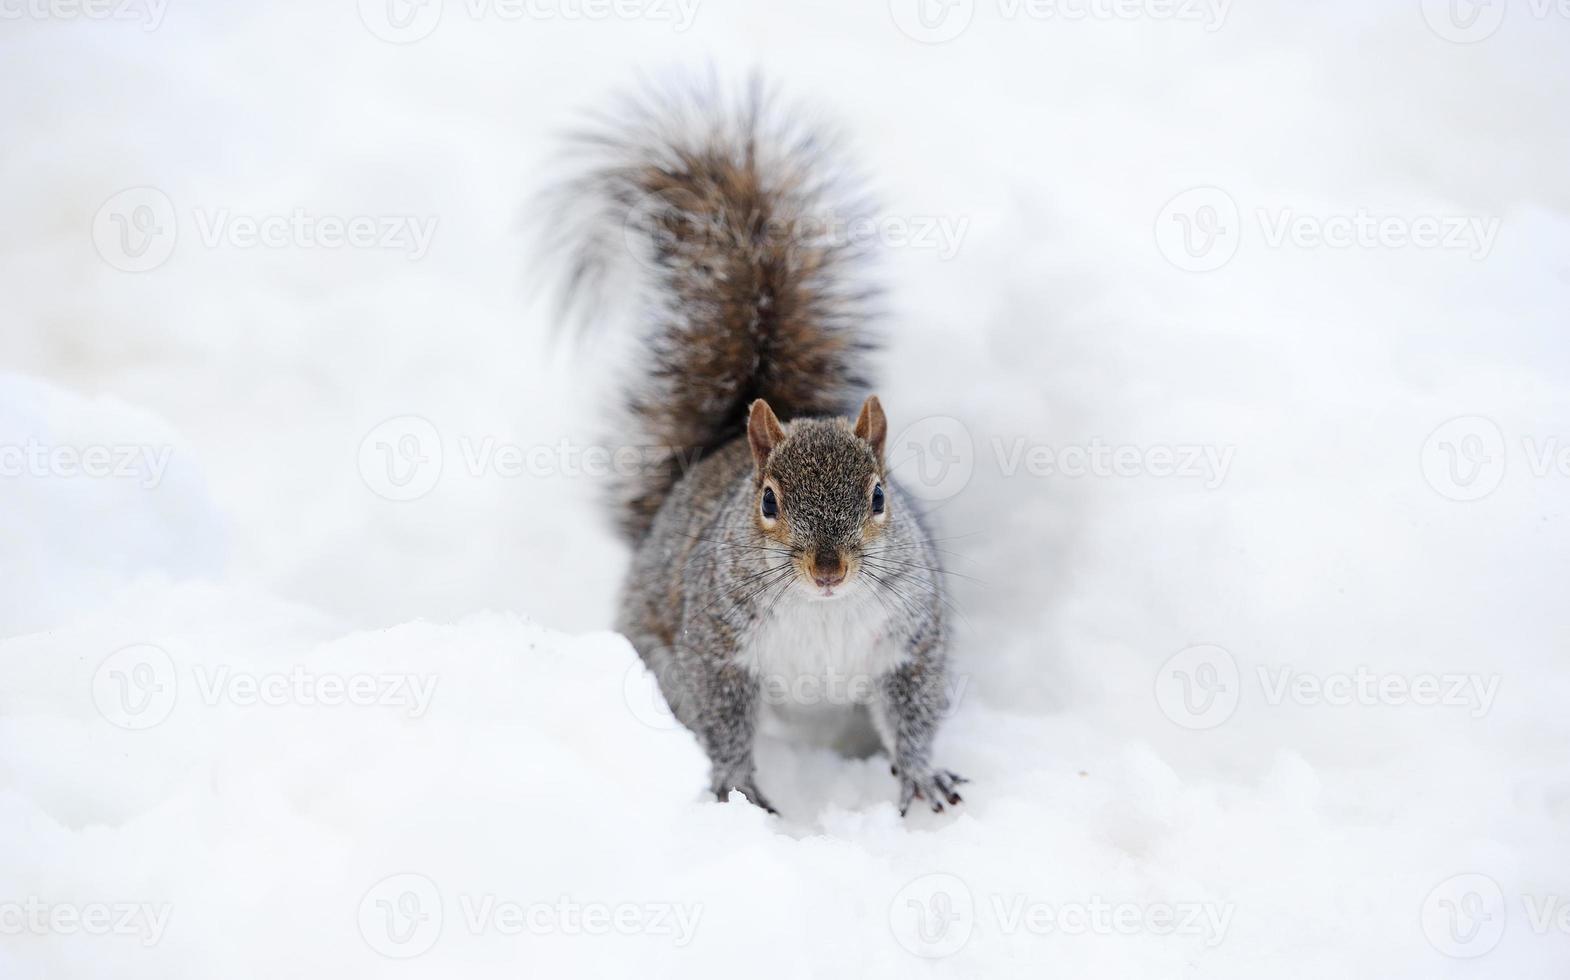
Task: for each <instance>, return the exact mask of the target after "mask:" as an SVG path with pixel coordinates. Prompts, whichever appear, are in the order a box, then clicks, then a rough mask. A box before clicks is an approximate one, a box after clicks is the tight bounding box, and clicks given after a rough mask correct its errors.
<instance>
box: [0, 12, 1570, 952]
mask: <svg viewBox="0 0 1570 980" xmlns="http://www.w3.org/2000/svg"><path fill="white" fill-rule="evenodd" d="M84 10H85V11H86V12H84ZM99 10H100V8H99V7H97V6H88V7H85V8H84V7H83V6H79V5H74V4H67V3H65V2H64V0H27V2H25V3H24V2H20V0H19V2H15V3H9V2H7V3H0V12H4V17H5V19H4V20H0V82H3V83H4V86H5V89H6V91H8V92H9V93H10V97H9V98H6V99H5V100H3V102H0V127H3V129H0V133H3V145H4V151H3V153H0V187H3V188H4V191H3V192H0V287H3V295H4V297H5V302H4V309H3V312H0V365H3V367H4V372H3V373H0V454H3V455H0V467H3V474H0V575H3V591H0V635H3V636H5V637H6V639H4V640H3V641H0V841H3V842H4V843H3V845H0V847H3V859H0V977H4V978H6V980H11V978H17V980H32V978H58V977H71V978H77V977H83V978H98V977H117V978H155V977H156V978H177V977H178V978H217V977H223V978H242V977H268V978H274V977H282V976H290V977H347V976H353V977H384V976H385V977H417V976H419V977H423V976H430V977H442V978H448V977H492V976H497V977H500V976H511V977H516V976H520V975H522V976H553V975H559V974H564V975H572V976H601V975H618V974H627V973H631V972H634V971H636V972H637V973H639V974H647V975H656V976H665V975H679V976H683V977H692V976H709V975H721V974H728V975H736V976H791V977H797V976H807V975H834V976H855V975H866V976H887V975H895V974H900V975H912V974H921V973H928V972H931V973H936V974H940V975H953V976H999V975H1002V976H1007V975H1031V976H1041V975H1048V976H1061V977H1179V976H1183V977H1187V976H1194V977H1247V978H1258V977H1288V976H1303V977H1316V978H1318V977H1325V976H1349V977H1379V978H1390V977H1413V978H1448V977H1478V978H1482V977H1510V978H1512V980H1524V978H1535V977H1563V976H1565V975H1566V971H1567V970H1570V760H1567V753H1566V750H1567V739H1570V714H1567V712H1566V707H1565V706H1566V704H1567V703H1570V627H1567V622H1566V615H1565V611H1566V605H1565V598H1564V596H1565V582H1566V574H1567V572H1570V567H1567V565H1570V549H1567V547H1566V546H1567V543H1570V534H1567V529H1566V521H1567V520H1570V457H1567V456H1566V455H1565V453H1566V450H1567V448H1570V388H1567V386H1566V384H1565V377H1566V375H1565V370H1566V365H1567V355H1570V341H1567V336H1570V333H1567V330H1566V327H1567V326H1570V324H1567V322H1566V316H1565V311H1566V310H1567V309H1570V264H1567V263H1570V258H1567V256H1570V181H1567V179H1566V174H1567V172H1570V166H1567V165H1570V125H1567V123H1566V119H1567V118H1570V117H1567V116H1566V115H1565V112H1564V105H1565V100H1566V96H1567V95H1570V61H1567V60H1566V59H1565V58H1564V56H1563V54H1564V51H1565V50H1566V43H1567V42H1570V17H1567V16H1566V12H1565V11H1564V10H1562V9H1561V8H1558V7H1553V6H1551V5H1544V4H1542V3H1534V2H1532V0H1510V2H1509V4H1508V7H1506V4H1505V2H1504V0H1496V2H1495V3H1493V4H1492V5H1491V4H1489V3H1479V4H1476V5H1471V6H1468V5H1466V4H1464V3H1460V4H1455V5H1449V4H1446V3H1443V2H1428V0H1423V2H1421V3H1419V2H1418V0H1402V2H1400V3H1353V2H1350V0H1347V2H1339V3H1316V4H1293V3H1285V2H1282V3H1268V2H1256V3H1244V2H1237V3H1235V4H1220V5H1219V6H1218V5H1217V4H1213V3H1212V4H1205V3H1194V4H1187V3H1183V4H1177V5H1175V6H1174V5H1171V4H1162V3H1157V2H1154V0H1131V2H1130V3H1127V4H1123V3H1111V2H1108V3H1097V4H1092V3H1089V2H1070V0H1060V2H1056V3H1036V4H1029V3H1025V4H1018V3H1012V2H1005V0H974V2H970V0H962V2H961V3H959V4H957V5H951V6H949V7H942V6H940V5H934V6H932V7H930V8H928V9H926V11H925V13H926V15H927V16H926V19H925V20H923V19H921V18H920V17H919V16H918V14H919V13H920V11H918V10H917V9H916V8H915V6H914V4H907V3H905V2H904V0H896V2H895V3H894V4H893V6H892V7H891V6H890V5H888V4H885V3H881V2H871V3H865V4H844V3H834V2H828V0H814V2H806V3H798V4H793V5H790V6H788V7H785V6H779V5H764V4H761V3H749V4H741V3H732V2H724V0H699V2H697V3H695V4H694V3H693V2H692V0H688V3H687V4H686V5H685V6H683V5H680V4H678V3H677V2H676V0H662V2H660V3H655V2H653V0H649V2H643V0H626V2H625V3H623V4H622V5H620V6H617V7H614V8H612V7H610V6H608V5H607V6H605V7H598V6H595V5H594V4H593V3H592V2H590V3H589V5H588V6H587V7H585V6H583V5H582V4H580V3H571V2H568V0H537V2H535V3H533V4H531V5H530V6H529V7H528V10H529V11H531V12H532V15H531V16H525V17H522V18H520V17H517V16H513V14H516V13H517V11H518V10H519V7H518V6H516V5H511V4H509V3H507V2H505V0H485V2H482V0H447V2H446V5H445V8H443V7H442V6H441V5H440V0H437V2H436V3H434V4H432V3H427V4H425V5H423V6H416V7H406V6H402V5H400V3H398V2H396V0H395V2H394V3H393V5H392V6H388V7H384V6H382V5H381V4H380V3H378V2H376V0H365V2H362V3H360V4H359V5H358V9H357V6H356V4H355V3H354V2H353V0H333V2H331V3H322V2H304V0H301V2H292V3H283V2H280V3H267V4H240V3H237V2H223V3H219V2H214V3H208V4H196V3H182V2H176V3H174V4H172V5H164V4H162V3H155V4H153V5H152V6H148V4H147V3H145V2H142V0H130V6H128V7H125V8H123V9H122V10H121V13H123V14H124V17H121V18H117V17H114V16H110V17H108V18H107V19H104V18H100V17H98V16H97V15H96V13H94V12H97V11H99ZM945 10H946V11H947V14H946V17H947V19H945V15H944V11H945ZM388 11H391V12H392V13H393V14H395V15H397V14H401V13H410V14H411V16H412V18H413V19H412V20H397V19H389V15H388ZM433 11H438V12H439V13H440V19H439V21H434V22H433V21H432V20H431V19H430V18H431V16H432V12H433ZM612 11H621V12H622V13H623V14H626V13H638V12H642V13H644V14H646V15H647V16H643V17H625V16H615V15H611V13H612ZM1162 11H1167V12H1175V13H1176V14H1178V15H1180V16H1177V17H1175V18H1173V19H1168V18H1163V17H1161V16H1157V15H1158V14H1160V13H1161V12H1162ZM584 12H587V13H589V14H594V15H595V16H592V17H584V16H576V15H577V14H581V13H584ZM111 13H113V11H111ZM1501 13H1503V20H1502V21H1501V20H1500V19H1499V17H1500V14H1501ZM89 14H92V15H91V16H90V15H89ZM600 14H606V16H600ZM1049 14H1055V16H1047V15H1049ZM1077 15H1084V16H1077ZM399 25H403V26H402V27H400V26H399ZM392 41H402V42H406V43H392ZM706 61H710V62H713V63H714V64H716V65H718V66H719V67H720V68H721V69H722V70H724V71H726V72H731V71H740V70H744V69H746V68H748V67H751V66H754V65H757V66H761V67H763V68H764V69H765V70H767V71H768V72H769V73H770V74H771V75H772V76H774V77H775V78H776V79H778V80H780V81H782V82H783V83H784V84H785V87H786V88H787V90H788V91H789V92H790V93H792V94H793V95H795V96H797V97H800V98H803V99H806V100H807V101H809V102H813V103H815V104H818V105H821V106H824V107H826V108H827V109H828V110H829V111H830V112H831V114H832V115H834V116H836V117H837V118H838V119H839V120H840V121H841V122H842V123H843V125H844V127H845V128H846V129H847V130H848V131H849V132H850V133H851V134H852V135H853V138H854V142H855V146H856V148H857V151H858V156H859V158H860V160H861V161H862V162H863V164H864V165H865V168H866V169H867V170H868V171H869V172H870V173H872V174H873V175H874V178H875V182H876V184H877V186H878V189H879V190H880V192H881V196H882V199H883V200H884V202H885V204H886V205H887V208H888V215H889V218H888V219H887V220H886V221H884V222H883V223H881V224H880V225H879V231H880V234H882V235H883V237H885V238H886V239H887V243H886V244H887V246H888V247H887V248H886V249H885V253H886V256H887V261H886V262H885V263H884V266H883V269H882V272H883V275H884V277H885V279H886V281H887V282H888V283H889V285H890V286H891V288H892V294H891V301H890V305H891V317H890V320H889V324H888V329H889V334H890V337H891V347H892V350H891V353H890V355H889V356H888V358H887V359H886V364H885V370H884V376H885V379H886V380H885V383H884V384H883V385H882V386H881V392H882V394H883V396H884V401H885V404H886V405H887V406H888V409H889V412H890V415H891V421H892V425H893V428H894V430H895V431H896V432H897V433H900V432H901V430H903V429H905V428H906V427H907V426H913V427H914V428H912V429H910V430H909V431H905V432H903V433H902V434H901V435H899V436H897V437H896V442H895V444H896V447H900V446H903V447H905V449H906V451H907V453H908V455H907V457H906V461H907V466H908V468H907V476H908V478H909V479H910V480H911V481H913V483H914V484H915V485H916V486H917V487H918V488H920V489H921V490H922V492H923V493H924V494H925V495H926V496H927V497H928V498H929V501H930V504H931V507H932V509H933V513H934V515H935V519H936V522H937V524H938V527H939V528H940V534H942V535H943V536H944V537H945V538H947V539H948V540H947V541H946V542H945V545H944V546H945V547H946V548H947V549H948V550H949V551H950V552H952V555H951V567H952V568H953V569H954V570H955V571H956V572H958V573H961V574H962V575H963V576H964V577H956V579H955V582H954V586H955V599H956V602H957V604H958V605H959V606H960V608H961V609H962V610H963V612H964V619H963V622H962V623H961V625H960V627H959V630H958V633H959V635H958V638H957V641H956V649H955V659H956V662H957V665H958V666H957V670H958V675H959V683H960V684H961V685H962V686H961V687H960V692H959V693H960V697H959V699H958V706H957V709H956V711H955V713H954V716H953V718H952V720H951V721H950V723H949V726H948V728H947V730H946V731H945V733H944V736H943V738H942V740H941V742H940V756H941V758H942V760H943V761H944V763H945V764H946V765H948V766H951V767H953V768H954V769H956V770H958V771H960V772H963V773H965V774H967V775H968V776H970V777H972V779H973V780H974V783H973V785H972V786H970V787H969V788H968V790H967V793H966V796H967V804H966V806H965V807H964V808H963V809H962V810H961V811H960V812H958V813H951V814H945V815H943V816H933V815H931V814H920V815H915V816H913V817H912V818H910V819H909V820H904V821H902V820H901V819H900V818H899V817H898V816H897V815H896V813H895V810H894V806H893V802H892V801H893V798H894V794H895V784H894V780H893V779H892V778H891V777H890V776H889V775H888V772H887V769H886V767H885V766H884V765H883V763H882V762H881V761H880V760H877V759H872V760H862V761H847V760H843V759H839V758H835V757H832V756H829V755H827V754H823V753H818V752H813V751H808V750H804V749H801V748H795V747H792V746H790V745H788V744H782V743H776V742H771V743H768V744H766V745H764V746H763V749H762V752H761V759H762V762H761V765H762V775H761V780H760V781H761V784H762V786H763V787H764V789H765V790H766V791H768V792H769V794H770V796H771V797H772V798H773V799H774V800H775V801H776V802H777V803H778V804H779V805H780V806H781V809H782V811H783V816H782V817H780V818H770V817H767V816H765V815H764V814H763V813H762V812H760V811H758V810H755V809H753V808H750V807H745V806H720V805H716V804H713V803H709V802H705V801H704V800H703V799H702V798H701V795H700V788H701V785H702V782H703V775H704V760H703V759H702V757H701V753H700V752H699V751H698V749H697V747H696V746H695V744H694V743H693V741H692V739H691V738H690V736H688V735H686V734H685V733H684V732H682V731H680V730H673V729H672V728H671V726H670V724H669V722H668V719H667V718H665V717H664V716H663V715H662V714H661V712H660V711H659V709H658V705H657V703H656V702H655V700H653V688H652V685H651V683H650V682H649V680H648V679H647V678H646V677H645V676H644V675H643V674H642V672H641V670H640V669H639V668H638V667H637V666H636V663H637V661H636V658H635V656H634V655H633V653H632V652H631V650H630V648H629V647H628V646H627V645H626V643H625V642H624V641H622V640H621V639H620V638H619V637H617V636H615V635H613V634H611V633H608V632H606V628H607V624H608V623H609V620H610V611H611V608H612V603H613V600H614V595H615V589H616V586H617V582H618V578H619V575H620V572H621V568H622V566H623V563H624V560H625V555H624V553H623V551H622V550H621V547H620V545H619V544H618V543H617V541H616V540H615V538H614V537H613V536H612V535H611V533H610V532H609V531H608V529H607V525H606V522H605V521H604V519H603V515H602V513H601V512H600V510H599V508H598V506H597V495H598V493H599V492H600V490H601V483H602V481H601V480H600V479H597V478H596V477H594V476H592V475H586V474H585V473H584V471H583V469H582V464H583V462H584V460H583V456H582V454H583V452H584V450H585V448H586V447H593V446H610V445H615V436H614V434H611V435H610V436H607V434H606V433H605V432H604V431H603V430H602V428H601V426H600V420H601V418H602V412H601V410H600V409H599V408H598V407H597V406H598V404H599V403H600V402H601V400H602V399H603V398H605V397H606V386H605V385H604V384H603V383H601V382H600V381H599V380H598V379H599V378H601V376H602V374H603V371H604V368H605V366H606V364H607V362H608V361H609V360H611V358H612V355H611V353H610V352H609V351H607V350H605V349H597V348H596V347H594V346H592V345H591V346H589V347H586V348H584V349H582V350H579V351H576V352H575V351H571V350H567V349H563V348H561V347H552V346H551V345H550V344H549V343H548V342H547V340H548V337H549V333H550V329H549V328H550V326H551V323H550V320H551V317H550V307H549V304H548V303H546V302H544V301H543V299H542V298H541V284H540V282H539V281H538V279H537V278H531V276H530V275H529V273H530V270H531V268H534V267H535V266H534V265H531V262H530V259H529V255H528V248H527V243H528V236H527V234H526V233H525V232H524V230H523V229H524V227H525V225H526V223H527V222H526V219H527V216H528V210H529V209H528V204H527V202H528V200H529V198H530V195H531V194H533V193H535V192H536V191H537V190H538V189H539V188H540V186H541V185H542V184H543V183H544V182H545V179H546V175H547V173H548V163H549V159H550V153H551V148H552V145H553V144H552V134H554V133H556V132H558V131H559V130H561V129H562V128H564V127H566V126H569V125H570V124H571V123H572V122H573V120H574V119H575V118H576V111H577V110H578V109H579V108H580V107H583V106H586V105H587V106H592V105H595V104H598V103H599V102H600V101H601V100H602V99H603V97H604V96H605V95H606V93H607V92H609V91H610V90H612V89H614V88H615V87H617V86H619V85H622V84H624V83H626V82H628V81H629V80H630V79H631V78H633V77H634V74H635V72H636V70H638V69H643V70H647V71H650V72H653V73H655V74H658V73H660V72H662V71H665V70H667V69H669V68H671V67H672V66H691V65H701V64H703V63H705V62H706ZM122 192H129V193H122ZM1185 192H1186V193H1185ZM355 218H367V219H371V221H372V225H370V226H368V227H370V228H374V234H370V233H369V232H368V233H367V234H370V237H368V238H366V239H364V240H362V241H361V242H360V244H359V245H358V246H354V245H343V244H339V245H337V246H336V247H334V246H333V242H334V241H336V240H337V239H335V238H334V234H335V231H334V229H333V226H332V223H333V222H334V221H337V222H340V223H342V224H344V225H345V226H347V225H349V224H352V222H351V221H350V219H355ZM270 219H274V220H270ZM276 219H281V220H276ZM356 227H357V226H356ZM258 233H260V234H262V240H261V241H258V240H256V237H255V236H256V234H258ZM346 233H347V232H346V231H345V230H340V231H338V232H337V234H339V235H342V234H346ZM421 458H423V459H424V462H423V463H421V462H419V460H420V459H421ZM945 461H946V462H947V465H948V467H949V468H948V469H947V470H942V469H941V465H942V464H943V463H944V462H945ZM923 465H925V466H927V467H928V469H927V470H926V471H925V473H923V472H921V471H920V470H919V468H920V467H921V466H923ZM1174 469H1175V470H1176V472H1173V473H1168V471H1169V470H1174ZM1065 471H1067V472H1065ZM923 476H925V477H926V478H927V479H925V481H923V479H922V477H923ZM399 498H411V499H399Z"/></svg>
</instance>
